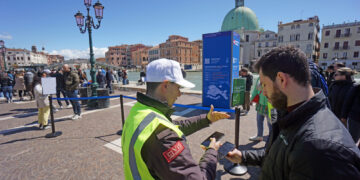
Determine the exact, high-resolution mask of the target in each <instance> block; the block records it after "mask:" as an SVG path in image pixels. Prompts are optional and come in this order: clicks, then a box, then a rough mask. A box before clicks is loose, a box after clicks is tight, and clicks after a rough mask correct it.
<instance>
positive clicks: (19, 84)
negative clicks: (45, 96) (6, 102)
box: [14, 71, 26, 101]
mask: <svg viewBox="0 0 360 180" xmlns="http://www.w3.org/2000/svg"><path fill="white" fill-rule="evenodd" d="M25 89H26V87H25V81H24V72H23V71H19V72H17V73H16V75H15V86H14V90H16V91H17V93H18V95H19V98H20V99H19V100H20V101H23V100H24V98H23V95H25Z"/></svg>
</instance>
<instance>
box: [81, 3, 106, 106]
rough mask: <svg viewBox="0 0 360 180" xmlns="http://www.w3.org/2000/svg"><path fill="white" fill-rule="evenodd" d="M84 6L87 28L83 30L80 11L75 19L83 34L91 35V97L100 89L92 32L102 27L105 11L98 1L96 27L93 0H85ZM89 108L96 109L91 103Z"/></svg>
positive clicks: (82, 17) (95, 6)
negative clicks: (92, 12)
mask: <svg viewBox="0 0 360 180" xmlns="http://www.w3.org/2000/svg"><path fill="white" fill-rule="evenodd" d="M84 4H85V6H86V9H87V16H86V20H85V27H84V29H83V26H84V16H83V14H82V13H81V12H80V11H79V12H78V13H76V14H75V19H76V24H77V26H78V27H79V29H80V32H81V33H85V32H86V30H87V31H88V33H89V45H90V64H91V70H90V75H91V81H92V83H91V91H92V93H91V96H97V93H96V89H97V87H98V84H97V82H96V75H95V74H96V71H95V58H94V51H93V46H92V37H91V31H92V27H93V28H94V29H98V28H99V27H100V23H101V19H102V18H103V9H104V6H103V5H102V4H101V3H100V2H99V1H98V2H96V3H95V4H94V6H93V7H94V10H95V16H96V19H97V20H98V24H97V25H95V23H94V21H93V18H92V17H91V16H90V7H91V0H84ZM89 102H94V101H89ZM89 106H91V107H94V106H95V105H94V103H89Z"/></svg>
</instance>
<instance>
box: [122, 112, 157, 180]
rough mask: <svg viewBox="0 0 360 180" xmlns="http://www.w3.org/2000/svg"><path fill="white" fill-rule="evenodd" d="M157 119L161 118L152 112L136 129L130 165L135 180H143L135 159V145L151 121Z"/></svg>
mask: <svg viewBox="0 0 360 180" xmlns="http://www.w3.org/2000/svg"><path fill="white" fill-rule="evenodd" d="M155 117H158V118H161V119H162V117H160V116H157V115H156V114H155V113H153V112H151V113H150V114H149V115H147V116H146V117H145V118H144V120H143V121H141V123H140V124H139V126H138V127H137V128H136V130H135V132H134V134H133V136H132V137H131V141H130V145H129V164H130V169H131V174H132V176H133V178H134V179H135V180H138V179H139V180H141V177H140V174H139V170H138V168H137V165H136V158H135V152H134V145H135V142H136V140H137V138H138V136H139V135H140V133H141V132H142V131H143V130H144V129H145V127H146V126H147V125H149V124H150V123H151V121H153V120H154V118H155Z"/></svg>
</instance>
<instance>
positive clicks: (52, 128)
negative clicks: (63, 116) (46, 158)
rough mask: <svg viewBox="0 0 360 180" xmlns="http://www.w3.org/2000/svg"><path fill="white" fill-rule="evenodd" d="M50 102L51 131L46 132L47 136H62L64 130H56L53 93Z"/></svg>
mask: <svg viewBox="0 0 360 180" xmlns="http://www.w3.org/2000/svg"><path fill="white" fill-rule="evenodd" d="M49 103H50V118H51V133H49V134H46V135H45V137H46V138H54V137H57V136H60V135H61V134H62V132H61V131H58V132H55V121H54V111H53V103H52V97H51V95H50V96H49Z"/></svg>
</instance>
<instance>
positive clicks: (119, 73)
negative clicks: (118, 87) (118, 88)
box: [117, 69, 123, 84]
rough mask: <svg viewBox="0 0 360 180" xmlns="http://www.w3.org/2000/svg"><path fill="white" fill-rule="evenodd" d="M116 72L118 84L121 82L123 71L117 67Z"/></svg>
mask: <svg viewBox="0 0 360 180" xmlns="http://www.w3.org/2000/svg"><path fill="white" fill-rule="evenodd" d="M117 73H118V77H119V80H118V83H119V84H120V83H121V82H122V77H123V74H122V73H123V72H122V70H121V69H119V70H118V71H117Z"/></svg>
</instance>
